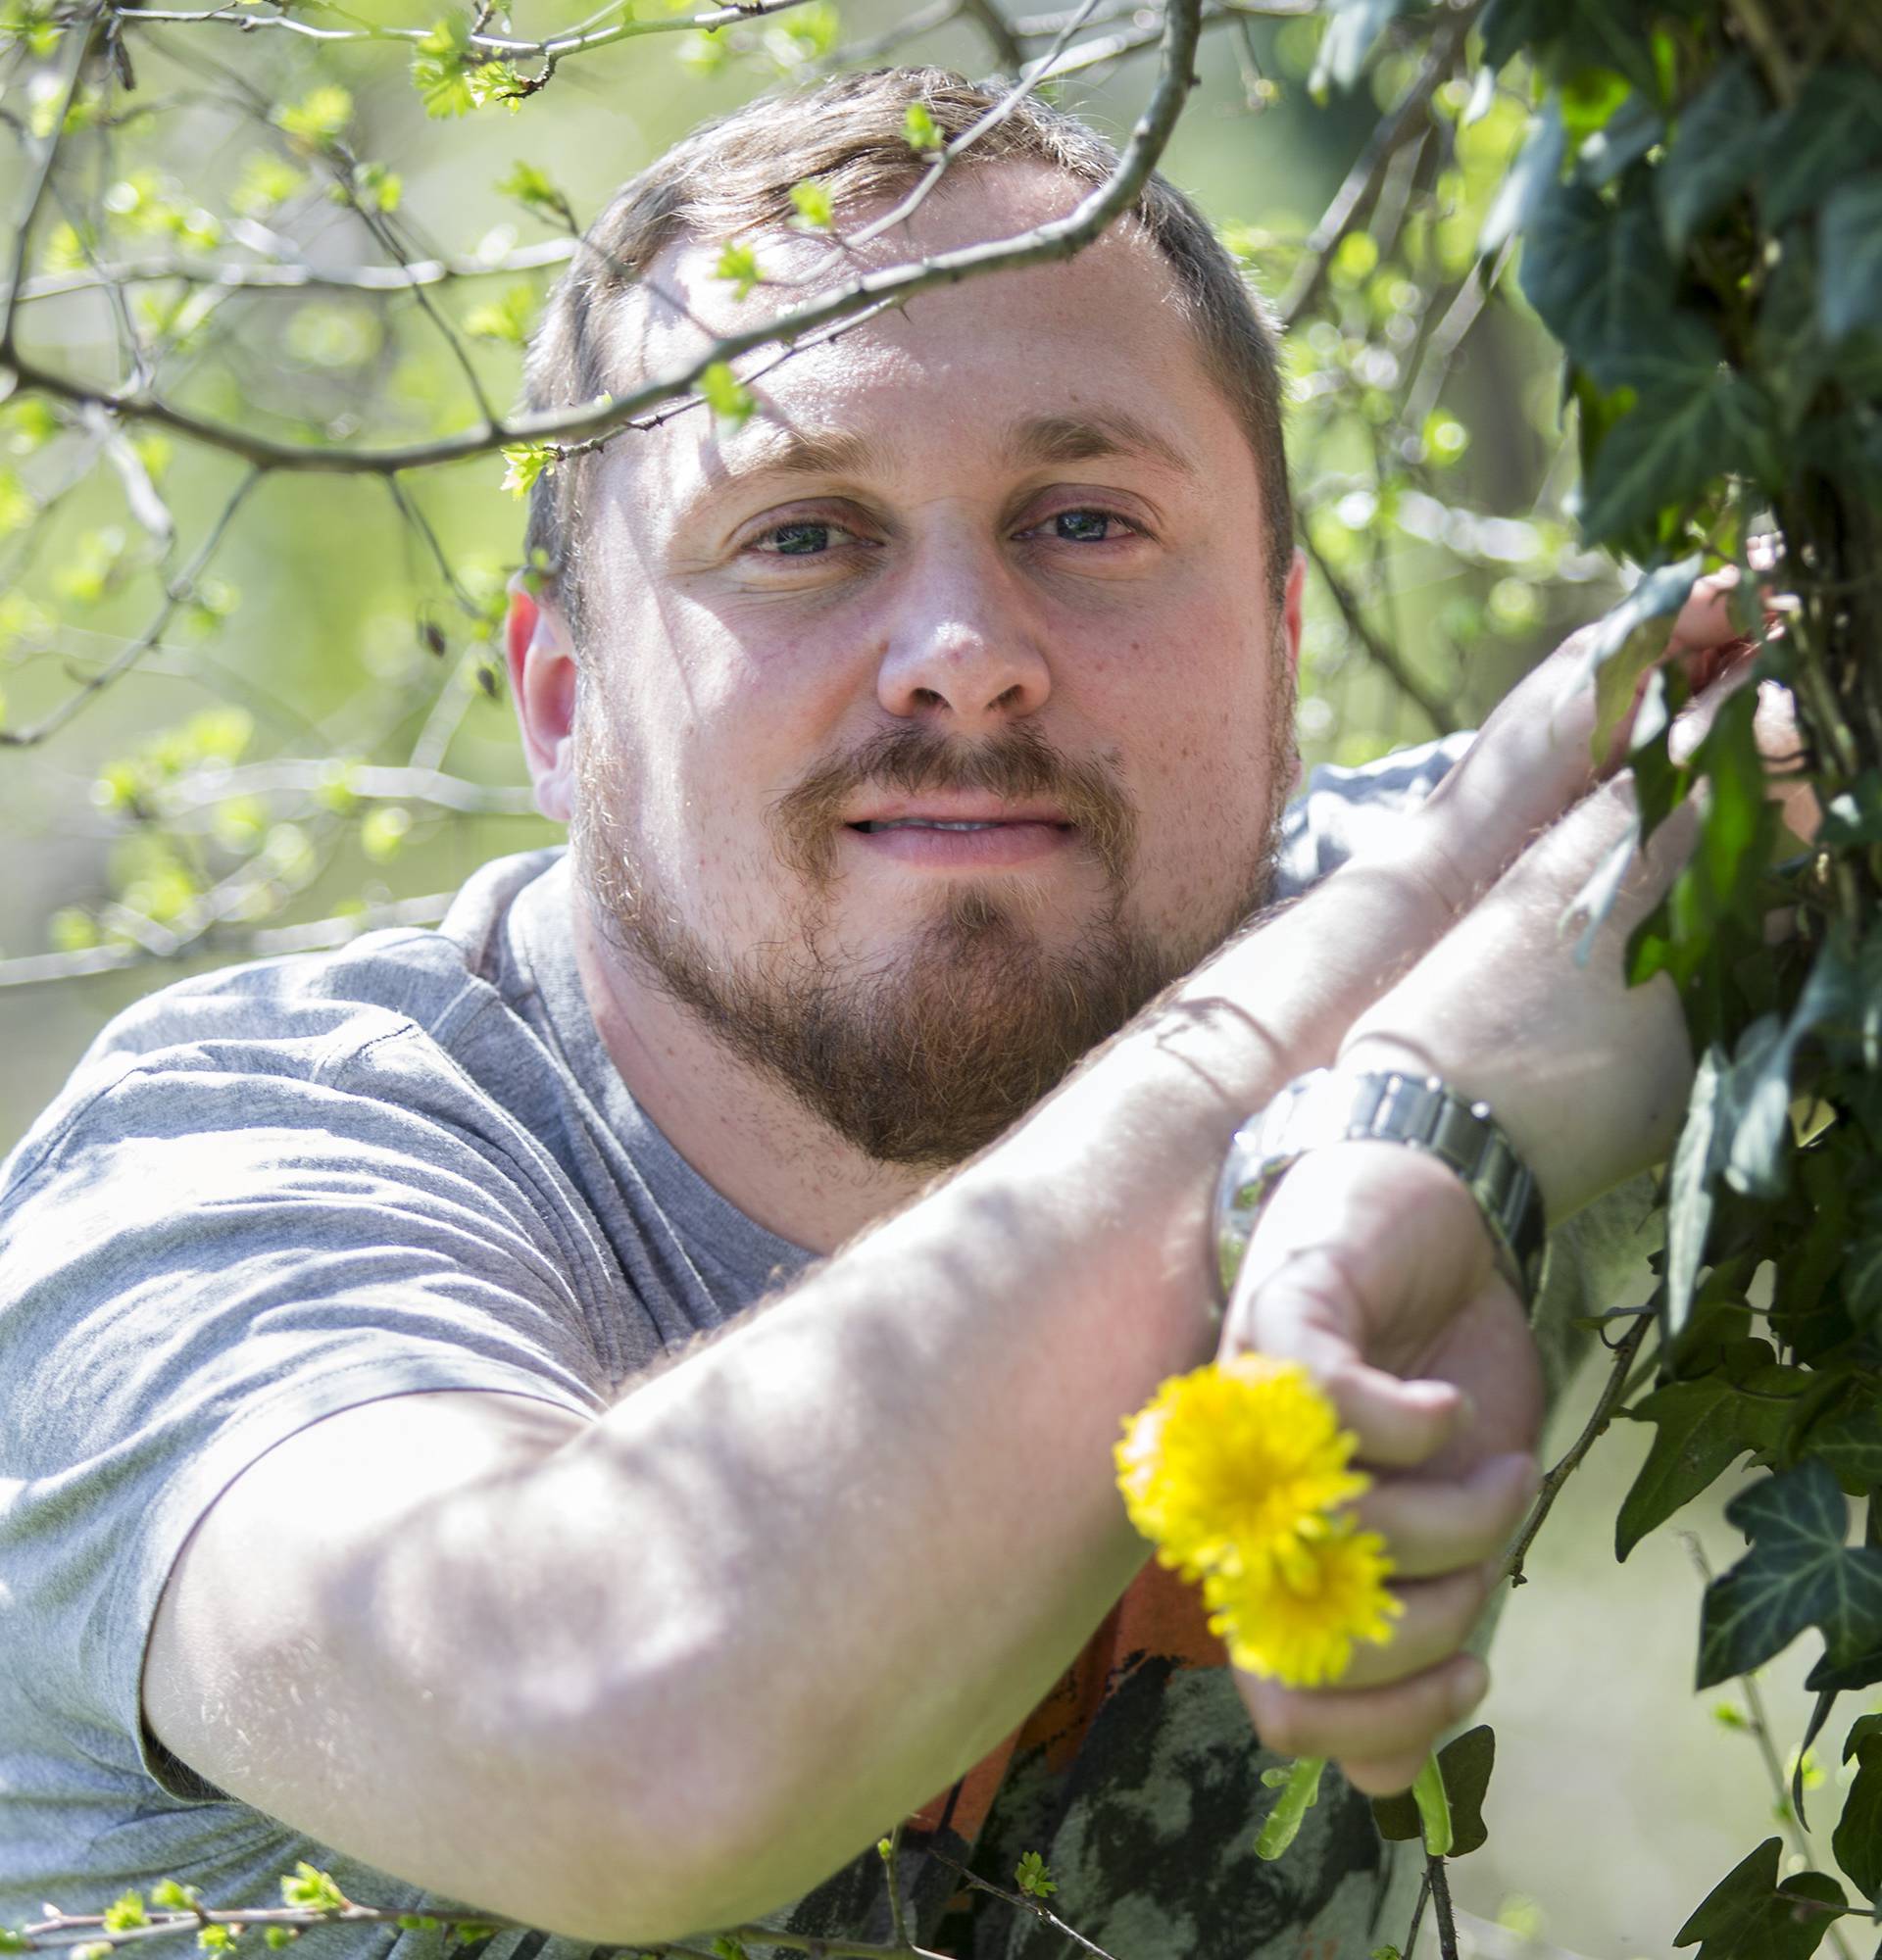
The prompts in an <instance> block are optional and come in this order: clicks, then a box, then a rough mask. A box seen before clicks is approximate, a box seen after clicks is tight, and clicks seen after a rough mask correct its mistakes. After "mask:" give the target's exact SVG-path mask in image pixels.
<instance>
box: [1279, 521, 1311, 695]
mask: <svg viewBox="0 0 1882 1960" xmlns="http://www.w3.org/2000/svg"><path fill="white" fill-rule="evenodd" d="M1306 590H1307V554H1306V553H1305V552H1304V551H1302V550H1301V549H1300V548H1299V547H1298V546H1297V547H1296V548H1295V552H1294V562H1293V564H1290V565H1289V566H1288V568H1287V584H1286V585H1285V586H1284V587H1283V588H1282V594H1281V620H1282V624H1283V625H1284V626H1285V628H1286V630H1287V663H1288V665H1289V667H1291V668H1292V669H1293V673H1294V678H1295V680H1296V681H1297V682H1298V681H1299V679H1300V677H1301V595H1302V594H1303V593H1304V592H1305V591H1306Z"/></svg>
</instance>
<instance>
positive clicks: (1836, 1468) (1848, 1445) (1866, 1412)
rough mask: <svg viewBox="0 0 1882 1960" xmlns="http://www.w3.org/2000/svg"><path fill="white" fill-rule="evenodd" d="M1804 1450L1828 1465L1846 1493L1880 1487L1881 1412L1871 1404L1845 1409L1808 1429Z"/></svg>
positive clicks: (1881, 1478) (1864, 1403) (1857, 1492)
mask: <svg viewBox="0 0 1882 1960" xmlns="http://www.w3.org/2000/svg"><path fill="white" fill-rule="evenodd" d="M1804 1447H1805V1449H1806V1450H1807V1451H1808V1453H1809V1454H1810V1455H1811V1456H1813V1457H1815V1458H1816V1459H1817V1461H1818V1462H1820V1463H1827V1464H1828V1465H1829V1466H1830V1469H1831V1470H1832V1471H1833V1472H1834V1473H1835V1474H1836V1478H1837V1481H1838V1482H1839V1483H1840V1484H1841V1485H1842V1486H1843V1488H1844V1490H1845V1491H1847V1492H1848V1493H1849V1494H1850V1495H1852V1496H1856V1497H1859V1496H1860V1495H1862V1494H1863V1493H1864V1492H1866V1491H1873V1490H1874V1489H1875V1488H1876V1487H1877V1486H1878V1485H1882V1409H1878V1408H1877V1407H1876V1405H1875V1403H1874V1402H1873V1401H1865V1402H1858V1403H1857V1404H1856V1406H1855V1407H1854V1408H1846V1409H1844V1410H1842V1411H1841V1412H1840V1413H1839V1414H1836V1415H1833V1416H1831V1417H1830V1418H1829V1419H1828V1420H1827V1421H1824V1422H1819V1423H1818V1424H1817V1425H1816V1426H1815V1427H1814V1428H1813V1429H1811V1430H1810V1431H1809V1432H1808V1435H1806V1437H1805V1438H1804Z"/></svg>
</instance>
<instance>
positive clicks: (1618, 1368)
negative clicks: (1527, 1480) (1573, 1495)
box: [1497, 1314, 1656, 1586]
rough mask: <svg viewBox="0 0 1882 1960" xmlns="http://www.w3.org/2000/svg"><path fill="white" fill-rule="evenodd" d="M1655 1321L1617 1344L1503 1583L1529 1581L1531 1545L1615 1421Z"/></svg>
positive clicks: (1509, 1558) (1646, 1320) (1519, 1537)
mask: <svg viewBox="0 0 1882 1960" xmlns="http://www.w3.org/2000/svg"><path fill="white" fill-rule="evenodd" d="M1655 1325H1656V1322H1655V1319H1654V1317H1653V1316H1652V1315H1649V1314H1642V1315H1641V1317H1640V1318H1639V1319H1638V1320H1636V1321H1635V1322H1634V1324H1633V1325H1632V1326H1631V1327H1630V1328H1628V1330H1627V1332H1626V1333H1625V1334H1623V1335H1622V1336H1621V1337H1620V1339H1619V1340H1618V1341H1617V1342H1616V1343H1615V1344H1614V1362H1613V1366H1612V1367H1611V1368H1610V1370H1609V1373H1608V1380H1607V1382H1606V1383H1605V1384H1604V1385H1603V1387H1602V1391H1601V1396H1600V1398H1599V1399H1598V1400H1597V1401H1596V1403H1595V1407H1594V1413H1593V1414H1592V1415H1590V1416H1589V1418H1588V1420H1587V1423H1586V1424H1585V1425H1584V1426H1583V1428H1582V1432H1581V1434H1580V1435H1579V1436H1578V1437H1576V1438H1575V1440H1574V1443H1573V1444H1572V1445H1571V1446H1570V1447H1569V1450H1568V1453H1567V1454H1566V1455H1565V1456H1564V1457H1563V1458H1562V1459H1561V1461H1560V1463H1558V1464H1557V1465H1556V1467H1555V1468H1554V1469H1553V1470H1551V1471H1550V1472H1549V1474H1548V1476H1546V1477H1545V1478H1544V1479H1543V1480H1542V1488H1541V1490H1539V1491H1538V1492H1537V1493H1536V1501H1535V1502H1534V1503H1533V1504H1532V1505H1531V1506H1530V1507H1529V1515H1528V1517H1527V1518H1525V1519H1524V1520H1523V1526H1522V1530H1521V1531H1520V1532H1518V1533H1517V1534H1516V1542H1515V1544H1512V1545H1511V1547H1510V1550H1509V1552H1508V1554H1507V1555H1506V1556H1505V1558H1504V1561H1503V1565H1502V1568H1501V1569H1500V1570H1499V1572H1498V1573H1497V1584H1498V1585H1502V1584H1503V1582H1504V1581H1505V1580H1506V1579H1507V1580H1508V1581H1509V1582H1510V1584H1511V1586H1521V1585H1524V1584H1526V1583H1527V1582H1526V1581H1525V1580H1524V1578H1523V1571H1522V1561H1523V1560H1524V1559H1525V1558H1526V1557H1527V1556H1528V1554H1529V1547H1530V1546H1531V1545H1532V1544H1535V1542H1536V1534H1537V1533H1538V1532H1539V1531H1541V1529H1542V1527H1543V1525H1544V1523H1545V1522H1546V1521H1547V1519H1548V1516H1549V1513H1550V1511H1551V1510H1553V1509H1554V1508H1555V1502H1556V1499H1557V1498H1558V1497H1559V1496H1560V1495H1561V1487H1562V1486H1563V1485H1564V1484H1565V1483H1567V1481H1568V1479H1569V1478H1570V1477H1572V1476H1573V1475H1574V1473H1575V1471H1576V1470H1577V1469H1578V1468H1579V1467H1580V1464H1581V1460H1582V1458H1583V1457H1584V1456H1586V1455H1587V1454H1588V1452H1589V1450H1591V1449H1592V1448H1593V1447H1594V1446H1595V1439H1596V1438H1597V1437H1599V1436H1600V1435H1601V1434H1602V1433H1603V1431H1605V1430H1606V1429H1607V1427H1608V1425H1609V1424H1610V1422H1612V1421H1613V1419H1614V1411H1615V1410H1616V1409H1617V1408H1618V1407H1619V1406H1620V1404H1621V1400H1622V1398H1623V1397H1625V1395H1626V1393H1627V1380H1628V1376H1629V1375H1630V1374H1631V1373H1632V1371H1633V1365H1634V1357H1635V1355H1637V1354H1638V1353H1639V1352H1640V1348H1641V1344H1642V1342H1644V1341H1645V1340H1646V1339H1647V1336H1648V1335H1649V1334H1650V1333H1651V1332H1652V1331H1653V1329H1654V1327H1655Z"/></svg>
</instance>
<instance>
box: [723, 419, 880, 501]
mask: <svg viewBox="0 0 1882 1960" xmlns="http://www.w3.org/2000/svg"><path fill="white" fill-rule="evenodd" d="M885 460H886V458H885V455H884V452H883V450H882V448H881V446H880V445H879V444H876V443H873V442H870V441H869V440H868V439H867V437H866V436H860V435H851V434H849V433H848V432H847V431H845V430H842V429H804V428H791V427H788V426H786V425H785V424H784V423H781V422H774V421H762V420H760V419H759V418H758V417H753V419H752V420H751V421H749V422H747V423H746V425H745V427H744V428H743V429H741V430H740V431H739V434H738V437H737V440H736V444H735V446H732V447H731V449H730V453H729V454H728V455H726V456H725V457H724V462H723V465H722V470H723V473H722V474H721V475H720V476H719V479H718V487H720V488H722V487H723V486H724V485H726V484H728V483H736V482H738V481H740V480H741V479H742V478H744V477H747V476H780V475H781V476H862V475H866V474H867V472H868V471H869V470H870V469H872V468H876V467H879V466H881V465H882V463H883V462H884V461H885Z"/></svg>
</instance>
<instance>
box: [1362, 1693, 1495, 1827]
mask: <svg viewBox="0 0 1882 1960" xmlns="http://www.w3.org/2000/svg"><path fill="white" fill-rule="evenodd" d="M1496 1761H1497V1735H1496V1731H1495V1730H1494V1729H1492V1728H1491V1726H1490V1725H1489V1723H1487V1722H1482V1723H1479V1724H1478V1725H1477V1727H1476V1728H1474V1729H1466V1730H1465V1731H1464V1732H1463V1734H1462V1735H1461V1736H1458V1737H1455V1738H1454V1739H1453V1740H1451V1741H1449V1742H1447V1743H1446V1744H1445V1745H1444V1747H1443V1748H1441V1749H1440V1750H1439V1751H1438V1769H1439V1772H1440V1773H1441V1774H1442V1776H1443V1778H1444V1793H1445V1795H1446V1796H1448V1797H1449V1798H1450V1799H1451V1832H1452V1840H1451V1853H1450V1855H1451V1856H1452V1857H1454V1858H1461V1857H1463V1856H1464V1855H1465V1854H1466V1853H1468V1852H1471V1851H1475V1850H1479V1849H1481V1848H1482V1846H1483V1845H1484V1844H1485V1843H1487V1842H1488V1841H1489V1837H1490V1832H1489V1828H1488V1826H1486V1825H1485V1823H1484V1821H1483V1799H1484V1796H1485V1794H1486V1792H1487V1791H1488V1790H1489V1788H1490V1772H1491V1771H1492V1770H1493V1769H1494V1768H1495V1767H1496ZM1372 1817H1373V1821H1374V1822H1375V1823H1376V1824H1377V1825H1378V1827H1379V1836H1380V1837H1381V1838H1385V1839H1386V1840H1387V1842H1389V1843H1400V1844H1407V1843H1411V1842H1412V1840H1413V1839H1415V1838H1417V1837H1418V1836H1419V1835H1420V1834H1421V1832H1422V1831H1423V1828H1424V1827H1423V1825H1422V1823H1421V1822H1420V1820H1419V1817H1418V1806H1417V1804H1416V1803H1415V1802H1413V1801H1412V1792H1411V1791H1410V1790H1409V1789H1402V1790H1400V1791H1399V1792H1398V1793H1397V1795H1395V1796H1375V1797H1374V1798H1373V1799H1372Z"/></svg>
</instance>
